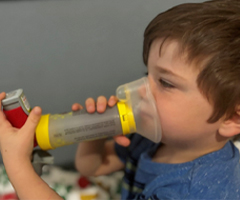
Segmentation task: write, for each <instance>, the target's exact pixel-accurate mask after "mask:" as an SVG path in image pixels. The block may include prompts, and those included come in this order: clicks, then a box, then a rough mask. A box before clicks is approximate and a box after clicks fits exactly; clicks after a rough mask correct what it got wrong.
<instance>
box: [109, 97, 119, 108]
mask: <svg viewBox="0 0 240 200" xmlns="http://www.w3.org/2000/svg"><path fill="white" fill-rule="evenodd" d="M117 102H118V98H117V97H116V96H114V95H112V96H111V97H110V98H109V100H108V105H109V106H110V107H113V106H114V105H115V104H116V103H117Z"/></svg>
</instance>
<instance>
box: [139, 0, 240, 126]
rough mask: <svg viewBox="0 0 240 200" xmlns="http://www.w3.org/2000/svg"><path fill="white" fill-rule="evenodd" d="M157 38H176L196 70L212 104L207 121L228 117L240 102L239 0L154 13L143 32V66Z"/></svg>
mask: <svg viewBox="0 0 240 200" xmlns="http://www.w3.org/2000/svg"><path fill="white" fill-rule="evenodd" d="M158 38H162V39H163V42H164V41H165V40H176V41H177V42H178V44H179V53H180V54H181V53H182V54H183V53H186V54H187V62H194V64H195V65H194V66H196V67H197V68H199V69H200V72H199V75H198V78H197V84H198V88H199V90H200V91H201V92H202V93H203V95H204V96H205V97H206V98H207V99H208V101H209V102H210V103H211V104H212V105H213V113H212V115H211V116H210V118H209V119H208V120H207V121H208V122H209V123H214V122H216V121H218V120H219V119H220V118H221V117H225V119H229V118H231V117H232V116H233V114H234V113H235V112H236V108H237V106H238V105H240V1H239V0H215V1H207V2H204V3H186V4H181V5H178V6H175V7H173V8H171V9H169V10H167V11H165V12H163V13H161V14H159V15H157V16H156V17H155V18H154V19H153V20H152V21H151V22H150V23H149V25H148V26H147V28H146V29H145V32H144V44H143V61H144V63H145V65H147V63H148V56H149V51H150V47H151V44H152V42H153V41H154V40H155V39H158Z"/></svg>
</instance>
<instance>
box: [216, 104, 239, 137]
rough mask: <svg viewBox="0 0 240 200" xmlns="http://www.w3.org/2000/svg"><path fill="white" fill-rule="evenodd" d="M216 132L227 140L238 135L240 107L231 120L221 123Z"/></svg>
mask: <svg viewBox="0 0 240 200" xmlns="http://www.w3.org/2000/svg"><path fill="white" fill-rule="evenodd" d="M218 132H219V134H220V135H222V136H224V137H229V138H230V137H233V136H235V135H237V134H239V133H240V106H239V107H238V109H237V111H236V113H235V114H234V115H233V116H232V118H230V119H228V120H226V121H223V122H222V124H221V126H220V128H219V131H218Z"/></svg>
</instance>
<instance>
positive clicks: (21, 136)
mask: <svg viewBox="0 0 240 200" xmlns="http://www.w3.org/2000/svg"><path fill="white" fill-rule="evenodd" d="M4 98H5V93H1V94H0V106H2V105H1V101H2V100H3V99H4ZM40 117H41V108H39V107H36V108H34V109H33V110H32V111H31V113H30V115H29V117H28V118H27V121H26V123H25V124H24V126H23V127H22V128H21V129H17V128H15V127H12V125H11V124H10V122H9V121H8V120H7V119H6V117H5V115H4V113H3V112H2V110H0V150H1V153H2V158H3V161H4V164H5V165H6V164H8V165H12V164H14V163H15V164H14V166H16V164H17V163H21V162H25V161H28V162H29V161H31V154H32V150H33V145H34V144H33V140H34V134H35V129H36V127H37V125H38V122H39V120H40Z"/></svg>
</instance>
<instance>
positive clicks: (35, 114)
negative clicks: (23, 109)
mask: <svg viewBox="0 0 240 200" xmlns="http://www.w3.org/2000/svg"><path fill="white" fill-rule="evenodd" d="M41 114H42V109H41V108H40V107H35V108H33V110H32V111H31V112H30V114H29V116H28V118H27V121H26V122H25V124H24V126H23V129H24V130H25V131H27V132H33V133H35V130H36V128H37V125H38V123H39V121H40V118H41Z"/></svg>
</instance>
